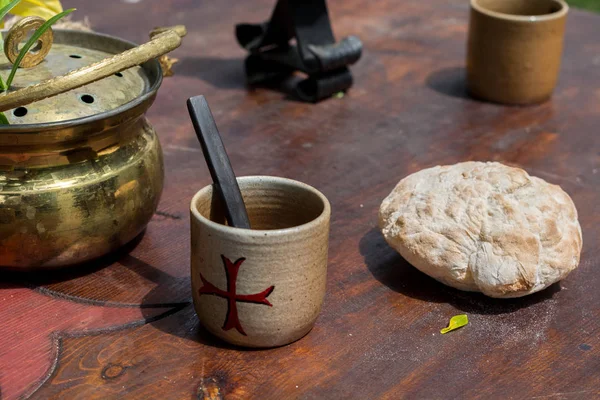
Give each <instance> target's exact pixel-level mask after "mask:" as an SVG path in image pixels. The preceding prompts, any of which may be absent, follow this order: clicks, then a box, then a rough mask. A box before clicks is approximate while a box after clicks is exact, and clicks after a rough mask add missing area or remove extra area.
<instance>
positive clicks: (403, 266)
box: [360, 228, 560, 314]
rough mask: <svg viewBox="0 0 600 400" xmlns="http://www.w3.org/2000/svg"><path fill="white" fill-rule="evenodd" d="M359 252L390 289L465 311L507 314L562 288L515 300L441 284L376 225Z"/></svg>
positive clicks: (376, 277) (376, 276) (362, 240)
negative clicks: (409, 259) (411, 261)
mask: <svg viewBox="0 0 600 400" xmlns="http://www.w3.org/2000/svg"><path fill="white" fill-rule="evenodd" d="M360 253H361V255H362V256H363V257H364V260H365V263H366V265H367V268H368V269H369V271H370V272H371V274H372V275H373V277H374V278H375V279H377V280H378V281H379V282H381V283H383V284H384V285H386V286H387V287H389V288H390V289H392V290H394V291H396V292H398V293H401V294H403V295H405V296H408V297H412V298H415V299H419V300H423V301H427V302H434V303H448V304H451V305H453V306H454V307H456V308H458V309H459V310H462V311H464V312H466V313H472V314H505V313H511V312H514V311H517V310H519V309H521V308H524V307H528V306H530V305H532V304H536V303H539V302H543V301H545V300H547V299H550V298H552V296H553V295H554V294H555V293H557V292H559V291H560V284H559V283H555V284H554V285H552V286H550V287H549V288H547V289H546V290H542V291H541V292H537V293H534V294H531V295H528V296H525V297H521V298H515V299H494V298H491V297H487V296H484V295H483V294H481V293H473V292H464V291H460V290H458V289H454V288H451V287H449V286H446V285H444V284H442V283H439V282H438V281H436V280H435V279H433V278H430V277H429V276H427V275H425V274H424V273H422V272H420V271H419V270H417V269H416V268H414V267H413V266H412V265H410V264H409V263H408V262H407V261H406V260H405V259H404V258H402V256H400V254H398V253H397V252H396V251H395V250H394V249H392V248H391V247H389V245H388V244H387V243H386V241H385V239H384V238H383V235H382V234H381V233H380V232H379V229H377V228H373V229H371V230H370V231H369V232H368V233H367V234H366V235H364V236H363V237H362V239H361V241H360Z"/></svg>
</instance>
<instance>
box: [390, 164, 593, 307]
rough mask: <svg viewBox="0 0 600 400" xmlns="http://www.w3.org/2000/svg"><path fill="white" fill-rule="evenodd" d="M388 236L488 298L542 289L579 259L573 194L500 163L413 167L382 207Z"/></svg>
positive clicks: (442, 276)
mask: <svg viewBox="0 0 600 400" xmlns="http://www.w3.org/2000/svg"><path fill="white" fill-rule="evenodd" d="M379 227H380V228H381V231H382V233H383V236H384V237H385V239H386V241H387V242H388V243H389V244H390V246H392V247H393V248H394V249H396V250H397V251H398V252H399V253H400V254H401V255H402V257H404V258H405V259H406V260H407V261H408V262H409V263H411V264H412V265H413V266H415V267H416V268H418V269H419V270H421V271H422V272H424V273H426V274H427V275H429V276H431V277H433V278H435V279H437V280H438V281H440V282H442V283H444V284H446V285H449V286H452V287H455V288H457V289H461V290H467V291H475V292H483V293H484V294H486V295H488V296H491V297H519V296H524V295H527V294H530V293H534V292H537V291H539V290H542V289H544V288H546V287H548V286H550V285H551V284H553V283H554V282H557V281H559V280H561V279H562V278H564V277H565V276H567V274H568V273H569V272H571V271H572V270H573V269H575V268H576V267H577V265H578V264H579V255H580V253H581V246H582V238H581V227H580V226H579V222H578V220H577V210H576V209H575V205H574V204H573V201H572V200H571V198H570V197H569V195H567V194H566V193H565V192H564V191H563V190H562V189H561V188H560V187H559V186H556V185H551V184H549V183H547V182H546V181H544V180H543V179H539V178H536V177H533V176H529V175H528V174H527V172H525V171H523V170H522V169H519V168H512V167H508V166H506V165H502V164H500V163H496V162H488V163H483V162H464V163H460V164H455V165H450V166H443V167H440V166H438V167H434V168H428V169H424V170H422V171H419V172H416V173H414V174H412V175H410V176H408V177H406V178H404V179H403V180H401V181H400V183H398V185H397V186H396V187H395V188H394V190H393V191H392V193H390V195H389V196H388V197H387V198H386V199H385V200H384V201H383V203H382V204H381V208H380V210H379Z"/></svg>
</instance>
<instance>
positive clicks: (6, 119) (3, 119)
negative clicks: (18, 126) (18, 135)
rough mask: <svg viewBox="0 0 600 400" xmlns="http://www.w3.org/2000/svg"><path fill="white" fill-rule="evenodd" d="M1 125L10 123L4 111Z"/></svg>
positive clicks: (1, 114) (0, 116) (0, 120)
mask: <svg viewBox="0 0 600 400" xmlns="http://www.w3.org/2000/svg"><path fill="white" fill-rule="evenodd" d="M0 125H10V122H8V118H6V115H4V113H3V112H0Z"/></svg>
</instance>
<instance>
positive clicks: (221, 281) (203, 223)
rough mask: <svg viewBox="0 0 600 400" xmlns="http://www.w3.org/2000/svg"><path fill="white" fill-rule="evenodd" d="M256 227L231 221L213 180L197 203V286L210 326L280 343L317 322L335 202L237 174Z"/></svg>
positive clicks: (243, 338) (248, 340)
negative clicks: (238, 225) (229, 223)
mask: <svg viewBox="0 0 600 400" xmlns="http://www.w3.org/2000/svg"><path fill="white" fill-rule="evenodd" d="M238 182H239V185H240V189H241V191H242V196H243V197H244V202H245V203H246V208H247V210H248V215H249V217H250V223H251V226H252V229H239V228H233V227H230V226H227V225H225V217H224V213H223V210H222V208H221V207H220V203H219V202H218V201H217V199H216V195H215V192H214V191H213V186H212V185H211V186H207V187H205V188H204V189H202V190H200V191H199V192H198V193H196V195H195V196H194V198H193V200H192V204H191V238H192V243H191V249H192V260H191V261H192V262H191V268H192V271H191V273H192V291H193V298H194V306H195V308H196V314H197V315H198V318H199V319H200V322H201V323H202V324H203V325H204V327H205V328H206V329H207V330H208V331H210V332H211V333H212V334H214V335H216V336H218V337H220V338H221V339H223V340H225V341H227V342H229V343H232V344H235V345H240V346H247V347H275V346H282V345H285V344H288V343H291V342H293V341H295V340H298V339H300V338H301V337H303V336H304V335H306V334H307V333H308V332H309V331H310V330H311V329H312V327H313V325H314V323H315V320H316V319H317V316H318V315H319V313H320V311H321V305H322V304H323V298H324V296H325V283H326V273H327V249H328V244H329V219H330V215H331V209H330V206H329V202H328V201H327V198H325V196H324V195H323V194H321V192H319V191H318V190H316V189H314V188H313V187H311V186H308V185H305V184H303V183H301V182H297V181H293V180H290V179H285V178H276V177H269V176H248V177H243V178H238Z"/></svg>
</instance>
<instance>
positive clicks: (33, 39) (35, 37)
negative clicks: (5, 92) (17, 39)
mask: <svg viewBox="0 0 600 400" xmlns="http://www.w3.org/2000/svg"><path fill="white" fill-rule="evenodd" d="M73 11H75V9H74V8H70V9H68V10H65V11H63V12H61V13H60V14H56V15H55V16H54V17H52V18H50V19H49V20H48V21H46V22H44V24H43V25H42V26H40V27H39V28H38V29H37V30H36V31H35V33H34V34H33V35H31V37H30V38H29V40H28V41H27V43H25V46H24V47H23V48H22V49H21V51H20V52H19V56H18V57H17V60H16V61H15V63H14V64H13V66H12V69H11V71H10V75H9V76H8V80H7V81H6V87H7V88H9V89H10V85H12V82H13V79H14V78H15V74H16V73H17V69H18V68H19V65H21V61H23V58H24V57H25V55H26V54H27V52H28V51H29V49H31V46H33V45H34V44H35V43H37V41H38V39H39V38H40V37H41V36H42V35H43V34H44V32H46V31H47V30H48V28H50V27H51V26H52V25H54V24H55V23H56V22H57V21H58V20H59V19H61V18H62V17H64V16H65V15H68V14H71V13H72V12H73Z"/></svg>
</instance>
